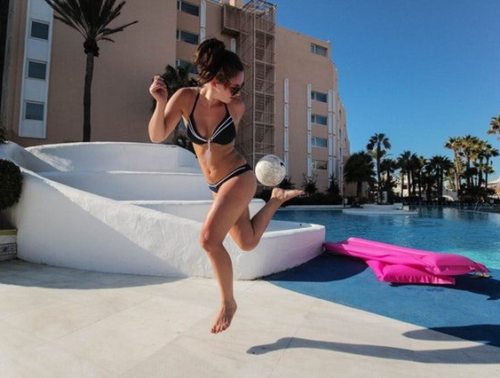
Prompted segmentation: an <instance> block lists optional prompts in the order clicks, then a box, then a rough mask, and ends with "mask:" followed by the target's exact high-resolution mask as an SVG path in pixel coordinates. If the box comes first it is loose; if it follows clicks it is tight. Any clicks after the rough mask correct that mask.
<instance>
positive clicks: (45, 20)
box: [0, 0, 349, 191]
mask: <svg viewBox="0 0 500 378" xmlns="http://www.w3.org/2000/svg"><path fill="white" fill-rule="evenodd" d="M7 3H8V9H6V10H5V11H7V12H8V14H5V11H4V12H3V13H4V14H3V16H8V17H6V19H8V22H2V23H1V25H0V37H1V39H0V44H1V47H2V49H3V51H4V54H2V61H1V63H2V66H1V67H0V69H1V70H2V76H1V84H2V85H1V88H2V90H1V99H0V100H1V122H2V124H3V125H4V127H5V128H6V130H7V137H8V138H9V139H10V140H12V141H14V142H16V143H18V144H20V145H23V146H30V145H38V144H49V143H62V142H77V141H81V140H82V135H83V86H84V75H85V66H86V56H85V54H84V51H83V38H82V36H81V35H80V34H79V33H77V32H76V31H75V30H73V29H71V28H69V27H68V26H67V25H65V24H63V23H62V22H60V21H57V20H55V19H54V14H53V11H52V9H51V8H50V7H49V6H48V5H47V4H46V2H45V1H44V0H10V1H7V2H5V1H4V2H3V3H2V4H4V5H5V4H7ZM285 6H286V5H285ZM277 11H279V10H278V9H277V7H276V6H275V5H274V4H272V3H270V2H267V1H263V0H250V1H243V0H225V1H214V0H147V1H142V0H128V1H127V2H126V4H125V6H124V7H123V9H122V12H121V15H120V16H119V17H118V18H117V20H115V22H114V23H113V25H114V26H118V25H122V24H125V23H128V22H131V21H134V20H138V21H139V22H138V23H137V24H134V25H132V26H129V27H128V28H126V29H125V30H124V31H123V32H119V33H116V34H113V35H111V36H110V37H111V38H112V39H113V40H114V41H115V43H109V42H107V41H100V42H99V48H100V54H99V56H98V57H96V58H95V60H94V77H93V83H92V107H91V110H92V113H91V117H92V118H91V125H92V139H91V140H92V141H130V142H148V141H149V138H148V132H147V125H148V121H149V117H150V115H151V106H152V98H151V96H150V95H149V93H148V88H149V85H150V83H151V78H152V76H153V75H154V74H156V73H161V72H163V71H164V68H165V66H166V65H172V66H180V65H183V64H186V63H187V62H191V61H192V59H193V56H194V52H195V49H196V46H197V45H198V44H199V43H200V42H201V41H203V40H204V39H206V38H211V37H215V38H219V39H221V40H223V41H224V42H225V43H226V46H227V47H228V48H230V49H231V50H233V51H235V52H236V53H238V54H239V55H240V57H241V59H242V61H243V63H244V65H245V87H244V91H243V94H242V95H243V98H244V101H245V104H246V113H245V116H244V118H243V119H242V121H241V124H240V127H239V134H238V138H237V147H238V149H239V150H240V151H241V152H242V153H243V154H244V155H245V156H246V158H247V159H248V161H249V163H250V164H252V165H255V163H256V162H257V161H258V160H259V159H260V158H261V157H262V156H264V155H266V154H270V153H272V154H276V155H278V156H280V157H281V158H282V159H283V160H284V161H285V163H286V165H287V169H288V172H287V173H288V175H289V176H290V177H291V180H292V182H293V183H295V184H296V186H298V187H300V186H301V185H302V183H303V179H304V177H309V178H315V179H316V184H317V186H318V188H319V190H321V191H324V190H326V188H327V187H328V184H329V179H330V178H331V177H335V178H336V179H337V182H338V183H339V187H340V189H341V190H342V188H343V163H344V161H345V160H346V159H347V157H348V156H349V139H348V135H347V126H346V112H345V109H344V106H343V104H342V101H341V99H340V96H339V93H338V76H337V70H336V68H335V64H334V62H333V61H332V59H331V55H332V46H331V44H330V42H328V41H324V40H320V39H316V38H313V37H310V36H306V35H303V34H300V33H297V32H295V31H293V30H288V29H285V28H282V27H280V26H278V25H276V19H275V18H276V12H277ZM3 21H5V17H4V18H3Z"/></svg>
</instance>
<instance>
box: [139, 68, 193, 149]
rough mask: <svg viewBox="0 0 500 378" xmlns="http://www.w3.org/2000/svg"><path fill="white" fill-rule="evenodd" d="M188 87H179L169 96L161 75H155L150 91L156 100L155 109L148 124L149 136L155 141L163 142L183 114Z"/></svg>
mask: <svg viewBox="0 0 500 378" xmlns="http://www.w3.org/2000/svg"><path fill="white" fill-rule="evenodd" d="M186 89H187V88H183V89H179V90H178V91H177V92H176V93H175V94H174V95H173V96H172V98H170V99H169V98H168V95H167V88H166V86H165V83H164V82H163V80H162V79H161V78H160V77H157V76H155V79H154V81H153V84H151V87H150V89H149V92H150V93H151V95H152V96H153V97H154V99H155V100H156V106H155V110H154V112H153V115H152V116H151V119H150V121H149V125H148V132H149V138H150V139H151V141H152V142H153V143H161V142H163V141H164V140H165V139H167V137H168V136H169V135H170V133H171V132H172V131H173V130H174V129H175V127H176V126H177V124H178V123H179V121H180V119H181V116H182V108H183V102H184V101H185V98H186V96H185V93H186Z"/></svg>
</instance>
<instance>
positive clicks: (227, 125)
mask: <svg viewBox="0 0 500 378" xmlns="http://www.w3.org/2000/svg"><path fill="white" fill-rule="evenodd" d="M199 98H200V92H198V95H197V96H196V100H195V101H194V105H193V110H191V114H189V120H188V127H187V137H188V138H189V140H190V141H191V142H193V143H194V144H206V143H208V148H209V149H210V143H212V142H213V143H217V144H229V143H231V142H232V141H233V140H234V138H236V127H235V125H234V121H233V117H231V114H229V110H228V109H227V105H226V104H224V106H225V108H226V115H225V116H224V118H223V119H222V121H221V122H220V123H219V124H218V125H217V127H216V128H215V129H214V132H213V133H212V136H211V137H210V138H208V139H206V138H203V137H202V136H201V135H200V134H199V133H198V130H196V122H195V120H194V109H195V108H196V104H197V103H198V99H199Z"/></svg>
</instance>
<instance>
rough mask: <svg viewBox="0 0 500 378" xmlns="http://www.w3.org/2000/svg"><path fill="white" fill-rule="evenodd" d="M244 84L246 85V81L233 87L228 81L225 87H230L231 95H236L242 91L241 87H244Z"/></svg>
mask: <svg viewBox="0 0 500 378" xmlns="http://www.w3.org/2000/svg"><path fill="white" fill-rule="evenodd" d="M244 85H245V83H242V84H241V85H234V86H232V87H231V86H229V83H226V84H224V87H225V88H229V91H230V92H231V96H236V95H237V94H238V93H239V92H240V91H241V89H242V88H243V86H244Z"/></svg>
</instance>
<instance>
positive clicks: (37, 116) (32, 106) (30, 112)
mask: <svg viewBox="0 0 500 378" xmlns="http://www.w3.org/2000/svg"><path fill="white" fill-rule="evenodd" d="M25 104H26V105H25V109H24V118H25V119H31V120H35V121H43V110H44V109H43V108H44V106H43V104H42V103H40V102H29V101H26V103H25Z"/></svg>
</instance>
